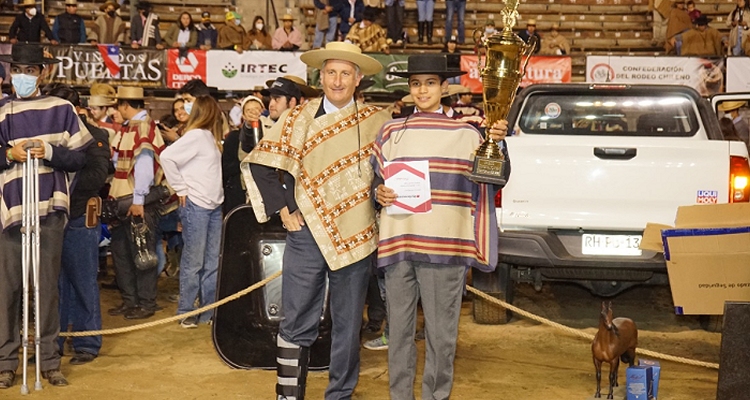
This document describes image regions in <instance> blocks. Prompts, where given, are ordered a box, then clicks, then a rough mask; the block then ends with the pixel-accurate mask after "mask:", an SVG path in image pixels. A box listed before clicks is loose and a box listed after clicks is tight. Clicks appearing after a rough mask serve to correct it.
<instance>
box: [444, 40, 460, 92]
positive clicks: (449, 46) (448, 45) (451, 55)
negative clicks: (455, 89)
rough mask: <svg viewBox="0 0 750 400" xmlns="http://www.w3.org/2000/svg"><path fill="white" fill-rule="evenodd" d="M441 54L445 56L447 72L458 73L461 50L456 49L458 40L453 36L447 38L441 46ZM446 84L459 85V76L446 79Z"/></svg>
mask: <svg viewBox="0 0 750 400" xmlns="http://www.w3.org/2000/svg"><path fill="white" fill-rule="evenodd" d="M443 53H444V54H445V59H446V62H447V63H448V69H449V70H455V71H460V70H461V50H459V49H458V39H456V36H455V35H453V36H451V37H449V38H448V41H447V42H445V45H444V46H443ZM448 83H455V84H457V83H461V77H460V76H453V77H450V78H448Z"/></svg>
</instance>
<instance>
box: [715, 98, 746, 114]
mask: <svg viewBox="0 0 750 400" xmlns="http://www.w3.org/2000/svg"><path fill="white" fill-rule="evenodd" d="M746 104H747V102H746V101H741V100H739V101H725V102H723V103H721V104H719V106H718V107H717V108H718V109H719V111H723V112H728V111H732V110H736V109H738V108H740V107H743V106H745V105H746Z"/></svg>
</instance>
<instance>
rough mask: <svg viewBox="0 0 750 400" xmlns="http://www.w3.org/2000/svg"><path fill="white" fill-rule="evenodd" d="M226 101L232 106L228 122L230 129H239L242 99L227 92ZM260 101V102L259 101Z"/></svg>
mask: <svg viewBox="0 0 750 400" xmlns="http://www.w3.org/2000/svg"><path fill="white" fill-rule="evenodd" d="M227 100H230V101H231V102H232V103H234V105H233V106H232V108H231V109H230V110H229V122H230V123H231V127H232V128H239V127H240V124H241V123H242V106H241V105H240V103H242V98H241V97H239V95H238V94H236V93H232V92H227ZM261 101H262V100H261Z"/></svg>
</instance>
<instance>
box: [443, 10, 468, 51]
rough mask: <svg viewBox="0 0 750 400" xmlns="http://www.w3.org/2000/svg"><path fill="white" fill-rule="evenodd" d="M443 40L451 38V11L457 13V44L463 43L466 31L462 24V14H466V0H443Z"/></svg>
mask: <svg viewBox="0 0 750 400" xmlns="http://www.w3.org/2000/svg"><path fill="white" fill-rule="evenodd" d="M445 11H446V16H445V41H446V42H447V41H448V40H450V38H451V34H452V33H453V13H454V12H455V13H456V14H457V15H458V44H464V41H465V38H466V33H465V29H466V27H465V26H464V15H465V14H466V0H446V1H445Z"/></svg>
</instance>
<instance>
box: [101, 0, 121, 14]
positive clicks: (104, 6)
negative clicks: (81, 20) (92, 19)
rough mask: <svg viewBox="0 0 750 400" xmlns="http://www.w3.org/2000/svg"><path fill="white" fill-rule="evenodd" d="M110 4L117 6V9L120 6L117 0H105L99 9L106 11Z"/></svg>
mask: <svg viewBox="0 0 750 400" xmlns="http://www.w3.org/2000/svg"><path fill="white" fill-rule="evenodd" d="M109 5H112V6H113V7H114V8H115V10H117V9H119V8H120V4H118V3H117V2H116V1H112V0H107V1H105V2H104V4H102V5H100V6H99V11H102V12H104V10H106V9H107V6H109Z"/></svg>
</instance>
